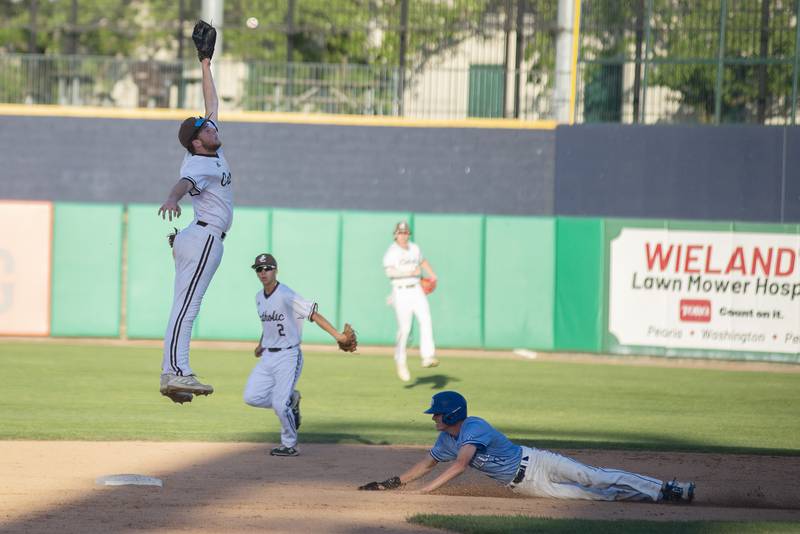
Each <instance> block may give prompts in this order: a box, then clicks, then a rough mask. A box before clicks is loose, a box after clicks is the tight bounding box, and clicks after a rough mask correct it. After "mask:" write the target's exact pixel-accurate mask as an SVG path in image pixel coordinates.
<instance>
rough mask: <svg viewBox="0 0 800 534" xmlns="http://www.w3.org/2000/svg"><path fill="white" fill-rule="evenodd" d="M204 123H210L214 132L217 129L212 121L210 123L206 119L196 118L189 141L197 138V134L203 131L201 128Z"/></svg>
mask: <svg viewBox="0 0 800 534" xmlns="http://www.w3.org/2000/svg"><path fill="white" fill-rule="evenodd" d="M206 123H210V124H211V126H213V127H214V129H215V130H216V129H217V125H216V124H214V121H212V120H211V119H209V118H208V117H197V119H195V121H194V133H193V134H192V137H190V138H189V141H192V140H194V139H195V138H196V137H197V134H199V133H200V130H202V129H203V126H205V125H206Z"/></svg>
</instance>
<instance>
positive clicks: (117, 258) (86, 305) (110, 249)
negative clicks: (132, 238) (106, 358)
mask: <svg viewBox="0 0 800 534" xmlns="http://www.w3.org/2000/svg"><path fill="white" fill-rule="evenodd" d="M122 214H123V211H122V205H120V204H73V203H64V202H58V203H56V204H55V210H54V221H53V258H52V265H53V269H52V273H53V274H52V295H51V307H50V309H51V317H50V335H52V336H81V337H117V336H119V335H120V298H121V285H122V274H121V273H122V269H121V266H122V261H121V260H122Z"/></svg>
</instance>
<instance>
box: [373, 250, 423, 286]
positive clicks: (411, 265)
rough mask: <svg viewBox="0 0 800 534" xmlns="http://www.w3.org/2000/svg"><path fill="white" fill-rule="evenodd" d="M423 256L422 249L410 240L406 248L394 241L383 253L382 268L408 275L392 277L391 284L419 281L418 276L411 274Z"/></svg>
mask: <svg viewBox="0 0 800 534" xmlns="http://www.w3.org/2000/svg"><path fill="white" fill-rule="evenodd" d="M424 259H425V258H423V257H422V251H420V249H419V247H418V246H417V245H416V244H415V243H412V242H410V241H409V242H408V248H403V247H401V246H400V245H398V244H397V243H396V242H395V243H392V244H391V245H390V246H389V250H387V251H386V254H384V255H383V268H384V269H388V268H392V269H394V270H395V271H397V272H398V273H399V274H401V275H402V274H408V276H400V277H398V278H394V277H392V285H393V286H395V287H397V286H407V285H410V284H415V283H417V282H419V276H418V275H414V274H412V273H413V272H414V271H415V270H416V269H417V267H419V266H420V264H421V263H422V261H423V260H424Z"/></svg>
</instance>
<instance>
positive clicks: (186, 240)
mask: <svg viewBox="0 0 800 534" xmlns="http://www.w3.org/2000/svg"><path fill="white" fill-rule="evenodd" d="M192 38H193V39H194V41H195V45H196V46H197V54H198V57H199V58H200V65H201V70H202V73H203V83H202V85H203V100H204V101H205V107H206V115H205V117H190V118H188V119H186V120H185V121H183V123H182V124H181V126H180V129H179V130H178V140H179V141H180V143H181V145H182V146H183V147H184V148H185V149H186V154H185V156H184V158H183V163H182V164H181V169H180V175H179V180H178V183H176V184H175V186H174V187H173V188H172V190H171V191H170V193H169V196H168V197H167V200H166V201H164V204H162V205H161V207H160V208H159V210H158V213H159V215H161V217H162V218H167V217H169V220H170V221H171V220H172V218H173V217H180V215H181V207H180V205H179V204H178V203H179V202H180V200H181V199H182V198H183V197H184V196H185V195H186V193H189V196H190V197H191V199H192V206H193V208H194V219H193V220H192V222H191V223H190V224H189V225H188V226H187V227H186V228H184V229H183V230H181V231H180V232H178V231H177V229H176V231H175V234H172V235H170V236H169V238H170V239H169V240H170V245H172V255H173V257H174V259H175V289H174V296H173V301H172V311H171V312H170V316H169V323H168V324H167V331H166V334H165V335H164V357H163V362H162V374H161V394H162V395H165V396H167V397H169V398H171V399H172V400H173V401H175V402H179V403H183V402H189V401H191V400H192V395H209V394H210V393H213V391H214V388H213V387H212V386H211V385H208V384H202V383H200V382H199V381H198V380H197V378H196V377H195V375H194V372H193V371H192V368H191V366H190V365H189V341H190V338H191V336H192V325H193V323H194V319H195V317H197V313H198V312H199V310H200V303H201V302H202V300H203V295H204V294H205V292H206V289H208V285H209V284H210V283H211V278H212V277H213V276H214V273H215V272H216V270H217V267H219V264H220V261H221V260H222V253H223V245H222V241H223V240H224V239H225V235H226V233H227V232H228V231H229V230H230V227H231V223H232V222H233V185H232V181H231V170H230V167H229V166H228V162H227V161H226V160H225V156H224V155H223V152H222V148H221V147H222V142H221V141H220V138H219V133H218V129H217V124H218V111H219V99H218V98H217V91H216V88H215V86H214V79H213V77H212V75H211V56H212V55H213V53H214V43H215V39H216V31H215V30H214V28H213V27H211V26H210V25H208V24H206V23H205V22H203V21H200V22H198V23H197V25H196V26H195V28H194V33H193V34H192Z"/></svg>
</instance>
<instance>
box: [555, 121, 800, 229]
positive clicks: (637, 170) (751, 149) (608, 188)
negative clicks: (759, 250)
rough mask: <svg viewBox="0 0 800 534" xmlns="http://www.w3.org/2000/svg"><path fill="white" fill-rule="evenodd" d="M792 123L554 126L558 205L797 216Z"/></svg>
mask: <svg viewBox="0 0 800 534" xmlns="http://www.w3.org/2000/svg"><path fill="white" fill-rule="evenodd" d="M799 140H800V134H799V133H798V128H794V127H793V128H782V127H764V126H714V127H711V126H621V125H585V126H584V125H582V126H572V127H559V128H557V130H556V189H555V197H556V198H555V212H556V213H557V214H559V215H576V216H600V217H640V218H670V219H706V220H738V221H760V222H798V221H800V157H799V156H798V154H797V147H798V144H797V143H798V141H799Z"/></svg>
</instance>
